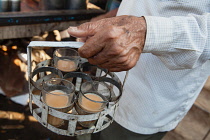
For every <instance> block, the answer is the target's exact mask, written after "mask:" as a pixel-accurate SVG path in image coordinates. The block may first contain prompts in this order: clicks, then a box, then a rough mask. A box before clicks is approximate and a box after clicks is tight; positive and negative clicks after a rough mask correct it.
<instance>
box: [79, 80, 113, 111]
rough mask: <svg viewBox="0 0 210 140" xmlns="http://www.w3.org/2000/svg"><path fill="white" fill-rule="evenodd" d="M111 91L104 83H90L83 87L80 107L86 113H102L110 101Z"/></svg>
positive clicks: (84, 84)
mask: <svg viewBox="0 0 210 140" xmlns="http://www.w3.org/2000/svg"><path fill="white" fill-rule="evenodd" d="M110 95H111V94H110V90H109V88H108V86H106V84H105V83H103V82H98V81H88V82H84V83H82V85H81V88H80V93H79V96H78V105H79V106H80V107H81V108H82V109H83V110H84V111H86V112H89V113H96V112H100V111H102V110H103V109H104V108H105V107H106V105H107V103H108V102H109V99H110Z"/></svg>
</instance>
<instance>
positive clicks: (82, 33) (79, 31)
mask: <svg viewBox="0 0 210 140" xmlns="http://www.w3.org/2000/svg"><path fill="white" fill-rule="evenodd" d="M102 25H103V23H100V24H99V23H98V22H86V23H83V24H81V25H80V26H77V27H71V26H70V27H69V28H68V30H67V31H68V33H69V34H70V35H72V36H74V37H80V38H81V37H87V36H93V35H94V34H95V33H96V32H97V29H98V28H100V27H101V26H102Z"/></svg>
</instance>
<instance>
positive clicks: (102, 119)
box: [27, 41, 126, 136]
mask: <svg viewBox="0 0 210 140" xmlns="http://www.w3.org/2000/svg"><path fill="white" fill-rule="evenodd" d="M82 45H83V43H81V42H47V41H32V42H31V43H30V44H29V46H28V47H27V54H28V75H29V80H28V81H29V90H30V92H29V107H30V111H31V113H32V115H33V116H34V117H35V118H36V119H37V120H38V121H39V122H40V123H41V124H42V125H43V126H44V127H46V128H47V129H49V130H51V131H53V132H55V133H57V134H60V135H66V136H77V135H83V134H87V133H96V132H99V131H101V130H103V129H105V128H106V127H108V126H109V125H110V124H111V123H112V121H113V117H114V115H115V111H116V109H117V107H118V101H119V99H120V97H121V95H122V87H123V85H122V83H121V82H120V80H119V78H118V77H117V76H116V74H115V73H113V72H108V71H106V70H105V69H101V68H98V67H96V66H95V67H96V69H95V75H90V74H87V73H86V72H84V71H83V70H84V69H85V68H83V66H84V65H87V63H88V62H87V60H86V59H83V58H81V59H80V61H79V66H78V69H77V70H76V71H73V72H62V71H60V70H59V69H57V68H56V67H54V65H53V59H48V60H45V61H42V62H40V63H38V64H37V65H36V67H35V68H34V69H33V68H32V55H31V54H32V51H33V49H37V48H48V47H49V48H52V49H53V48H74V49H77V48H79V47H81V46H82ZM89 66H94V65H89ZM52 78H61V79H65V80H69V81H71V82H72V83H73V84H74V87H75V91H74V92H75V97H74V103H73V108H71V110H69V111H68V112H65V111H62V110H60V109H56V108H53V107H51V106H49V105H47V104H46V103H45V102H43V93H42V86H43V82H44V81H47V80H49V79H52ZM125 79H126V78H125ZM125 79H124V80H125ZM85 81H98V82H103V83H104V84H105V85H106V86H107V87H108V89H109V92H110V98H109V99H108V103H107V104H106V107H105V108H104V109H103V110H102V111H100V112H96V113H87V114H82V115H81V114H80V113H78V111H77V107H78V104H77V101H78V94H79V93H81V91H80V90H81V89H80V87H81V84H82V83H83V82H85ZM103 92H106V91H103ZM52 117H53V118H54V121H55V120H57V121H60V122H61V123H60V125H54V124H52V123H50V122H49V120H50V119H52ZM86 124H88V125H86ZM89 124H91V125H89Z"/></svg>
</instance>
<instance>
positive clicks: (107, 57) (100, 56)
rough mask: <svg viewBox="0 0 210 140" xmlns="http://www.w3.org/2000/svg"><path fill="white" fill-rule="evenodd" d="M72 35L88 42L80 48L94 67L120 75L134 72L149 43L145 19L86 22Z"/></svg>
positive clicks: (72, 32) (74, 29)
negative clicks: (132, 70) (146, 43)
mask: <svg viewBox="0 0 210 140" xmlns="http://www.w3.org/2000/svg"><path fill="white" fill-rule="evenodd" d="M68 32H69V34H70V35H72V36H75V37H79V38H88V39H87V40H86V42H85V44H84V45H83V46H82V47H81V48H79V50H78V51H79V54H80V56H81V57H84V58H87V59H88V61H89V62H90V63H91V64H94V65H98V66H99V67H102V68H106V69H108V70H109V71H113V72H119V71H126V70H129V69H131V68H133V67H134V66H135V65H136V63H137V61H138V59H139V56H140V54H141V53H142V51H143V47H144V43H145V39H146V22H145V19H144V17H135V16H118V17H112V18H105V19H102V20H98V21H93V22H87V23H84V24H82V25H80V26H78V27H70V28H69V29H68Z"/></svg>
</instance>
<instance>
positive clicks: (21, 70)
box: [0, 0, 210, 140]
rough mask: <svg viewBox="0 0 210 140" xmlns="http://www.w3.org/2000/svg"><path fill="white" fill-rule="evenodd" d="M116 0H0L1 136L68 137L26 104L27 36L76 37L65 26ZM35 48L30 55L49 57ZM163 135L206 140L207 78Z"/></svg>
mask: <svg viewBox="0 0 210 140" xmlns="http://www.w3.org/2000/svg"><path fill="white" fill-rule="evenodd" d="M119 3H120V2H119V1H117V0H89V1H88V0H63V1H62V0H0V33H1V34H0V62H1V66H0V140H28V139H31V140H33V139H34V140H35V139H36V140H51V139H62V140H63V139H68V140H71V139H72V140H73V139H75V138H74V137H66V136H60V135H57V134H55V133H53V132H51V131H49V130H47V129H46V128H44V127H43V126H42V125H41V124H39V123H38V122H37V121H36V120H35V119H34V118H33V116H32V115H31V113H30V111H29V107H28V82H27V80H28V78H27V63H26V62H27V58H26V53H27V52H26V48H27V46H28V44H29V43H30V41H75V40H76V39H75V38H73V37H70V36H69V35H68V33H67V32H66V29H67V28H68V27H69V26H70V25H72V26H76V25H79V24H81V23H84V22H87V21H89V20H90V19H91V18H93V17H96V16H98V15H101V14H104V13H106V12H108V11H110V10H111V9H113V8H116V7H117V6H118V5H119ZM48 52H49V50H43V49H40V50H35V51H34V52H32V56H33V60H34V61H36V62H37V63H38V62H41V61H43V60H45V59H48V58H49V57H50V56H49V54H48ZM163 140H210V78H209V79H208V81H207V82H206V84H205V86H204V87H203V89H202V91H201V93H200V95H199V97H198V98H197V100H196V102H195V103H194V105H193V107H192V108H191V110H190V111H189V112H188V114H187V115H186V116H185V118H184V119H183V120H182V122H181V123H180V124H179V125H178V126H177V127H176V129H175V130H173V131H171V132H169V133H168V134H167V135H166V136H165V137H164V138H163Z"/></svg>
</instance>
